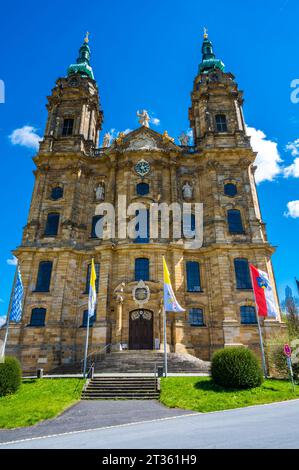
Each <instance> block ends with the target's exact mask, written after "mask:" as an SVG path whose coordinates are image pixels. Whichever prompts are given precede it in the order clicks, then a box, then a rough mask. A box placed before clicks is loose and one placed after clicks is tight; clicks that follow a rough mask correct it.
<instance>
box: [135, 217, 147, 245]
mask: <svg viewBox="0 0 299 470" xmlns="http://www.w3.org/2000/svg"><path fill="white" fill-rule="evenodd" d="M136 217H139V220H140V224H139V222H138V223H137V224H136V231H139V233H140V234H141V236H138V237H136V238H135V240H134V242H135V243H149V241H150V238H149V237H150V214H149V210H148V209H145V210H141V211H136ZM140 225H141V226H140ZM142 235H144V236H142Z"/></svg>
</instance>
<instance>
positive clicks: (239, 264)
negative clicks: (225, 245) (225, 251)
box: [234, 258, 252, 289]
mask: <svg viewBox="0 0 299 470" xmlns="http://www.w3.org/2000/svg"><path fill="white" fill-rule="evenodd" d="M234 264H235V274H236V283H237V289H252V284H251V278H250V271H249V264H248V260H247V259H245V258H237V259H235V260H234Z"/></svg>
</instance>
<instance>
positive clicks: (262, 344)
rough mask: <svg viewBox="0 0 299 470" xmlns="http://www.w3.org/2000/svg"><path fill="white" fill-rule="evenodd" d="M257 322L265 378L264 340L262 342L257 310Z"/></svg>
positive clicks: (266, 376)
mask: <svg viewBox="0 0 299 470" xmlns="http://www.w3.org/2000/svg"><path fill="white" fill-rule="evenodd" d="M257 324H258V330H259V337H260V346H261V354H262V364H263V371H264V376H265V379H267V378H268V373H267V365H266V356H265V349H264V342H263V333H262V327H261V323H260V317H259V314H258V312H257Z"/></svg>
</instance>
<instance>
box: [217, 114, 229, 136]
mask: <svg viewBox="0 0 299 470" xmlns="http://www.w3.org/2000/svg"><path fill="white" fill-rule="evenodd" d="M215 120H216V129H217V132H227V121H226V116H225V114H217V115H216V117H215Z"/></svg>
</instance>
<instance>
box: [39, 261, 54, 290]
mask: <svg viewBox="0 0 299 470" xmlns="http://www.w3.org/2000/svg"><path fill="white" fill-rule="evenodd" d="M52 266H53V263H52V261H42V262H41V263H39V268H38V274H37V281H36V288H35V292H49V289H50V282H51V274H52Z"/></svg>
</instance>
